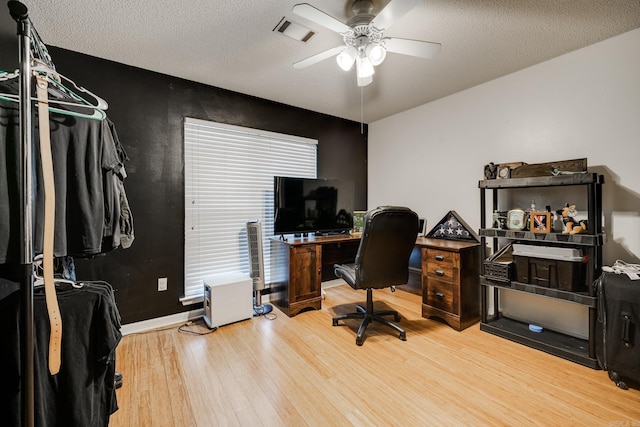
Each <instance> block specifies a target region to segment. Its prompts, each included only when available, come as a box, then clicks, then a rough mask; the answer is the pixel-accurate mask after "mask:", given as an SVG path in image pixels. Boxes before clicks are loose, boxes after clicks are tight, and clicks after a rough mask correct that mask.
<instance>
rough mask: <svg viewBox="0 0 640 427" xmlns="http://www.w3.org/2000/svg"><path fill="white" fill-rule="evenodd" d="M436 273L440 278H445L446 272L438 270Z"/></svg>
mask: <svg viewBox="0 0 640 427" xmlns="http://www.w3.org/2000/svg"><path fill="white" fill-rule="evenodd" d="M435 273H436V275H438V276H444V271H442V270H436V271H435Z"/></svg>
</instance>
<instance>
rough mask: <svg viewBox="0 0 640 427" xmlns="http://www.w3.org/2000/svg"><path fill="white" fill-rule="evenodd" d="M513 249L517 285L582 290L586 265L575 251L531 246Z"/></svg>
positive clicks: (573, 290)
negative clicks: (524, 284)
mask: <svg viewBox="0 0 640 427" xmlns="http://www.w3.org/2000/svg"><path fill="white" fill-rule="evenodd" d="M513 247H514V250H513V263H514V266H515V270H516V271H515V277H516V280H517V281H518V282H521V283H528V284H532V285H538V286H544V287H547V288H557V289H561V290H564V291H572V292H575V291H579V290H581V288H583V287H584V277H585V276H584V275H585V268H586V264H585V258H584V257H583V256H582V254H581V253H580V250H579V249H569V248H555V247H547V246H533V245H513ZM532 255H536V256H532ZM545 255H546V256H545Z"/></svg>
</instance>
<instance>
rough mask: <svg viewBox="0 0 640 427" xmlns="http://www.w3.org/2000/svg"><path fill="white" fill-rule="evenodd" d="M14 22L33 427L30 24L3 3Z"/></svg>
mask: <svg viewBox="0 0 640 427" xmlns="http://www.w3.org/2000/svg"><path fill="white" fill-rule="evenodd" d="M7 6H8V7H9V11H10V14H11V17H12V18H13V19H14V20H15V21H16V22H17V24H18V29H17V34H18V42H19V60H20V68H19V69H20V94H19V97H20V141H21V144H20V145H21V147H20V158H21V164H20V168H21V170H20V176H21V178H22V182H21V189H22V192H21V203H20V205H21V211H20V224H21V227H22V230H21V231H22V233H21V234H22V239H21V247H20V316H21V317H20V332H21V333H20V371H21V372H20V374H21V377H20V378H21V387H20V393H21V408H20V410H21V415H22V425H23V426H25V427H33V425H34V422H35V421H34V420H35V416H34V378H35V377H34V371H35V366H34V365H35V357H34V352H35V330H34V328H35V327H34V324H35V323H34V306H33V257H34V251H33V182H32V165H33V161H32V160H33V159H32V156H33V139H32V137H31V131H32V127H31V53H30V52H31V51H30V49H31V48H30V46H31V21H30V20H29V13H28V9H27V7H26V6H25V5H24V4H22V3H20V2H19V1H9V2H8V3H7Z"/></svg>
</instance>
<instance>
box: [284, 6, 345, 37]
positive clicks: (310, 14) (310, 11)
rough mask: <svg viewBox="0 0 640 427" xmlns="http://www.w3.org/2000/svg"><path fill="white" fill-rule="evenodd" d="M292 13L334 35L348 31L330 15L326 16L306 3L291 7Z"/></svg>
mask: <svg viewBox="0 0 640 427" xmlns="http://www.w3.org/2000/svg"><path fill="white" fill-rule="evenodd" d="M291 10H292V11H293V13H295V14H296V15H298V16H302V17H303V18H305V19H308V20H309V21H312V22H315V23H316V24H318V25H322V26H323V27H325V28H328V29H330V30H332V31H335V32H336V33H340V34H342V33H345V32H347V31H349V27H348V26H347V25H346V24H343V23H342V22H340V21H338V20H337V19H336V18H334V17H333V16H331V15H327V14H326V13H324V12H323V11H321V10H320V9H316V8H315V7H313V6H311V5H310V4H308V3H300V4H297V5H295V6H293V9H291Z"/></svg>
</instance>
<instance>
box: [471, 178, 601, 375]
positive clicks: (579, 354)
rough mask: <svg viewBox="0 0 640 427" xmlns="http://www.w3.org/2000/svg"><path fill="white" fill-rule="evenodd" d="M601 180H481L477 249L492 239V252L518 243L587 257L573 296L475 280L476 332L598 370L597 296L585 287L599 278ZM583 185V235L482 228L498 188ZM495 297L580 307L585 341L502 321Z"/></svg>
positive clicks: (495, 202)
mask: <svg viewBox="0 0 640 427" xmlns="http://www.w3.org/2000/svg"><path fill="white" fill-rule="evenodd" d="M603 183H604V177H603V176H602V175H598V174H595V173H584V174H573V175H562V176H548V177H531V178H512V179H493V180H483V181H480V182H479V183H478V187H479V188H480V227H481V229H480V230H479V235H480V241H481V244H482V246H483V247H486V244H487V239H492V241H493V245H492V246H493V249H494V252H495V251H496V250H498V239H499V238H502V239H508V240H511V241H519V242H525V243H528V242H532V243H535V244H538V243H543V244H544V245H550V246H568V247H580V248H582V250H584V252H585V254H586V256H587V257H588V262H587V267H586V269H587V271H586V274H585V279H584V283H581V284H578V285H579V286H577V288H578V289H579V290H577V291H565V290H560V289H555V288H547V287H543V286H537V285H532V284H527V283H520V282H517V281H508V280H507V281H504V280H495V278H490V277H486V276H483V275H481V276H480V286H481V288H482V318H481V321H480V329H481V330H482V331H485V332H489V333H492V334H494V335H497V336H500V337H503V338H506V339H509V340H512V341H515V342H518V343H520V344H524V345H527V346H529V347H532V348H536V349H538V350H541V351H545V352H547V353H550V354H554V355H556V356H559V357H563V358H565V359H568V360H571V361H573V362H576V363H580V364H582V365H585V366H588V367H590V368H593V369H598V368H599V365H598V361H597V359H596V354H595V342H594V336H595V323H596V307H597V297H596V296H595V294H594V291H593V288H592V286H591V284H592V283H593V281H594V280H595V278H596V277H598V276H599V275H600V273H601V268H602V245H604V242H605V235H604V234H603V233H602V184H603ZM562 186H583V187H585V188H586V191H587V205H588V206H587V211H588V230H587V233H586V234H573V235H571V234H562V233H532V232H528V231H512V230H502V229H495V228H486V225H487V224H486V207H487V205H486V198H487V191H489V192H490V194H491V196H492V206H493V210H497V209H498V192H499V190H502V189H518V188H523V189H524V188H532V187H562ZM500 292H522V293H527V294H533V295H537V296H541V297H544V298H553V299H556V300H562V301H566V302H572V303H576V304H581V305H584V306H586V307H588V310H589V339H587V340H584V339H580V338H576V337H573V336H570V335H565V334H562V333H559V332H555V331H552V330H545V331H544V332H543V333H536V332H532V331H530V330H529V328H528V324H527V323H524V322H520V321H517V320H513V319H509V318H507V317H504V316H502V314H501V313H500V311H499V307H500V304H499V302H500ZM489 298H491V299H492V301H491V302H492V303H493V307H494V314H493V315H491V316H489V313H488V307H489V302H490V301H489Z"/></svg>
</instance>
